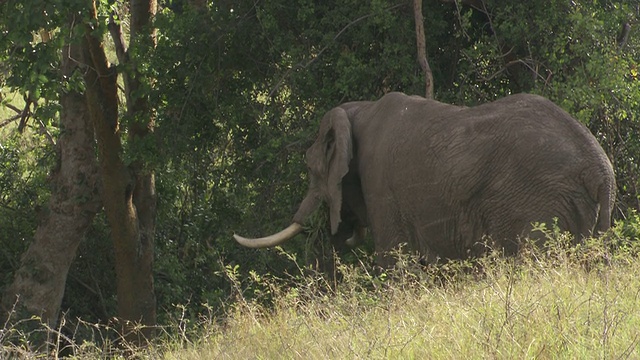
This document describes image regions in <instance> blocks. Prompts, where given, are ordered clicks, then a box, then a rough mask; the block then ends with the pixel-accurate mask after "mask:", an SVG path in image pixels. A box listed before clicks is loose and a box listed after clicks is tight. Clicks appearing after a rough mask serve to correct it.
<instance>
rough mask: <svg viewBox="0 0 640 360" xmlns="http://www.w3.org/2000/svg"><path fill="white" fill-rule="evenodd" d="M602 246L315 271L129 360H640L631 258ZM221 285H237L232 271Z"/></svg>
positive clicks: (637, 292) (636, 265) (639, 265)
mask: <svg viewBox="0 0 640 360" xmlns="http://www.w3.org/2000/svg"><path fill="white" fill-rule="evenodd" d="M601 243H602V242H601V241H594V242H592V243H591V244H589V245H587V246H584V247H579V248H565V247H564V246H558V247H556V248H551V249H546V250H542V251H538V250H534V251H531V252H528V253H527V254H524V255H522V256H519V257H517V258H501V257H489V258H487V259H483V260H481V261H480V262H479V264H476V265H473V266H470V265H469V264H465V263H461V264H457V263H454V264H449V265H448V266H447V269H443V268H438V269H437V271H435V270H434V269H428V271H423V270H418V269H416V268H415V267H413V266H412V265H410V264H411V262H410V261H409V259H407V258H406V257H405V258H404V259H401V260H402V264H404V266H401V267H400V268H399V269H398V270H395V271H394V272H392V273H389V274H384V275H376V276H373V275H371V274H370V273H369V272H367V269H366V268H365V267H362V266H355V267H346V266H342V267H341V269H342V271H343V273H344V279H343V280H342V281H341V282H340V283H339V285H338V287H337V289H334V290H327V286H326V285H327V284H326V283H325V282H324V280H322V278H321V277H318V276H313V275H312V276H304V277H301V278H300V279H299V280H298V283H297V285H296V286H294V287H290V286H289V287H284V286H282V285H281V281H278V280H275V279H265V278H261V279H260V281H262V282H264V283H267V285H266V286H267V287H268V288H269V291H268V293H270V294H271V295H273V296H274V298H275V299H277V300H275V301H274V303H271V304H270V305H269V306H265V305H261V304H259V303H258V302H253V301H248V300H246V299H244V298H242V297H240V298H237V299H236V302H235V303H234V304H233V305H230V306H229V309H228V310H227V312H226V315H225V316H224V317H223V318H212V317H211V316H210V315H204V316H203V317H202V319H201V321H200V322H198V323H197V324H188V323H187V322H186V321H177V322H176V324H175V325H173V327H172V328H171V329H170V331H168V332H167V335H166V336H163V337H162V339H163V340H162V341H161V342H159V343H157V344H155V345H153V346H151V347H150V348H147V349H145V350H138V352H137V353H136V355H137V356H138V357H140V358H153V359H156V358H164V359H176V360H177V359H419V358H420V359H464V358H472V359H485V358H486V359H577V358H582V359H586V358H602V359H626V358H640V301H639V300H640V299H639V296H640V277H638V275H637V274H639V273H640V261H638V258H637V251H636V250H635V249H629V248H626V249H617V250H616V251H615V252H610V251H608V250H606V249H604V247H603V246H602V244H601ZM479 269H481V270H479ZM229 278H230V281H232V282H233V283H235V284H237V286H240V285H239V283H238V282H237V279H236V278H235V275H234V274H232V273H231V274H229ZM238 290H242V289H238ZM238 293H241V291H239V292H238ZM189 329H191V330H189ZM194 329H195V332H192V331H193V330H194ZM169 334H171V335H169ZM194 334H195V336H194ZM82 346H84V349H85V350H86V349H90V350H91V351H84V352H83V351H80V350H81V346H80V345H78V346H77V348H76V350H77V351H75V358H104V357H107V356H108V355H107V354H108V353H107V352H105V351H104V349H103V350H100V349H97V348H95V347H94V348H91V347H90V346H88V345H87V344H84V345H82ZM111 355H113V353H111Z"/></svg>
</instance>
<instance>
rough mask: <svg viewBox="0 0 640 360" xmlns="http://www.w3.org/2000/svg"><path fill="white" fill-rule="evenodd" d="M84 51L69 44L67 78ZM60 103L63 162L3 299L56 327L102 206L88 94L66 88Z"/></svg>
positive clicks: (64, 70)
mask: <svg viewBox="0 0 640 360" xmlns="http://www.w3.org/2000/svg"><path fill="white" fill-rule="evenodd" d="M78 52H79V49H78V46H74V45H71V46H66V47H65V48H63V53H62V73H63V74H64V75H65V76H66V77H70V76H71V74H72V73H73V72H74V71H75V70H76V68H77V66H76V63H75V62H73V61H71V60H70V59H71V58H78ZM60 104H61V106H62V108H61V112H60V125H61V128H62V131H61V133H60V137H59V139H58V143H57V152H58V166H57V168H56V169H54V170H53V171H52V174H51V176H50V179H51V185H52V192H51V198H50V199H49V204H48V211H47V212H46V214H45V215H44V218H43V219H42V221H41V222H40V224H39V225H38V228H37V229H36V232H35V235H34V239H33V242H32V243H31V245H30V246H29V248H28V249H27V251H26V252H25V253H24V254H23V255H22V259H21V266H20V268H19V269H18V270H17V271H16V274H15V276H14V280H13V282H12V283H11V285H9V287H8V288H7V289H6V290H5V292H4V295H3V300H2V305H3V308H4V309H5V310H7V309H11V307H12V306H13V305H14V304H17V305H18V307H17V309H18V310H21V311H24V312H26V314H19V315H20V318H28V317H29V316H24V315H38V316H41V317H42V320H43V321H44V322H45V323H47V324H48V325H50V326H55V324H56V322H57V320H58V314H59V312H60V305H61V303H62V297H63V294H64V289H65V283H66V279H67V274H68V272H69V267H70V266H71V263H72V261H73V259H74V257H75V255H76V251H77V248H78V245H79V244H80V242H81V241H82V239H84V236H85V234H86V232H87V229H88V228H89V226H90V225H91V222H92V221H93V218H94V217H95V215H96V213H97V212H98V211H100V208H101V206H102V204H101V202H100V197H99V191H98V174H97V172H98V168H97V163H96V159H95V153H94V151H95V150H94V137H93V127H92V125H91V122H90V119H89V114H88V110H87V106H86V103H85V99H84V96H83V95H82V94H80V93H78V92H76V91H69V92H65V91H61V92H60ZM16 300H17V303H16ZM4 314H7V313H6V312H4Z"/></svg>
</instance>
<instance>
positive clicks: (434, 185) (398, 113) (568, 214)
mask: <svg viewBox="0 0 640 360" xmlns="http://www.w3.org/2000/svg"><path fill="white" fill-rule="evenodd" d="M306 160H307V166H308V168H309V173H310V176H309V178H310V185H309V191H308V193H307V195H306V197H305V198H304V200H303V201H302V203H301V204H300V207H299V209H298V211H297V213H296V214H295V216H294V217H293V223H292V225H290V226H289V227H288V228H286V229H285V230H283V231H281V232H279V233H277V234H274V235H271V236H268V237H264V238H259V239H248V238H244V237H241V236H239V235H234V238H235V239H236V241H238V242H239V243H240V244H242V245H244V246H248V247H254V248H258V247H270V246H275V245H278V244H281V243H283V242H284V241H286V240H288V239H290V238H292V237H293V236H294V235H296V234H297V233H299V232H300V231H301V230H302V224H304V222H305V219H306V218H307V217H308V216H309V214H311V213H312V212H313V211H314V209H316V208H317V207H318V205H319V204H320V202H321V201H325V202H327V203H328V207H329V218H330V223H331V232H332V234H334V237H338V238H340V239H341V240H342V241H344V240H345V239H347V238H350V239H349V240H348V241H349V242H350V243H357V242H359V241H360V239H361V238H362V236H363V235H364V231H365V230H364V229H365V228H370V229H371V232H372V236H373V240H374V243H375V249H376V253H377V258H376V260H377V262H378V263H379V265H382V266H389V265H391V263H390V261H391V259H390V257H388V256H385V254H386V253H388V252H389V251H390V250H392V249H394V248H395V247H397V246H398V245H400V244H403V243H406V244H407V245H408V248H409V250H411V251H416V252H418V253H419V254H421V255H422V256H423V257H424V258H425V259H426V260H427V261H433V260H434V259H436V258H449V259H460V258H467V257H470V256H471V257H473V256H479V255H481V254H482V253H484V252H485V251H486V249H487V248H486V245H485V244H486V239H490V240H491V242H492V244H493V246H498V247H500V248H501V249H503V250H504V252H505V253H507V254H513V253H515V252H517V251H518V247H519V239H521V238H522V237H523V236H532V237H535V236H540V234H538V235H534V234H532V233H531V230H532V223H534V222H544V223H546V224H552V223H554V221H557V226H558V227H559V228H560V229H561V230H565V231H569V232H570V233H572V234H573V235H574V236H575V238H576V239H577V241H579V240H580V239H582V238H584V237H586V236H590V235H591V234H594V235H595V234H597V233H599V232H603V231H606V230H607V229H608V228H609V227H610V222H611V212H612V208H613V203H614V198H615V178H614V173H613V169H612V166H611V163H610V162H609V159H608V158H607V155H606V154H605V152H604V151H603V150H602V148H601V147H600V145H599V144H598V142H597V140H596V139H595V137H594V136H593V135H592V134H591V133H590V132H589V130H588V129H587V128H586V127H585V126H584V125H582V124H581V123H579V122H578V121H577V120H575V119H573V118H572V117H571V116H570V115H569V114H568V113H566V112H565V111H563V110H562V109H561V108H559V107H558V106H556V105H555V104H553V103H552V102H551V101H549V100H547V99H545V98H543V97H540V96H537V95H528V94H519V95H512V96H508V97H506V98H503V99H501V100H498V101H495V102H492V103H487V104H484V105H480V106H476V107H460V106H454V105H448V104H443V103H440V102H438V101H434V100H429V99H425V98H422V97H418V96H407V95H405V94H402V93H397V92H395V93H389V94H387V95H385V96H384V97H382V98H381V99H380V100H378V101H375V102H369V101H358V102H349V103H345V104H342V105H340V106H338V107H336V108H334V109H332V110H331V111H329V112H328V113H327V114H326V115H325V116H324V117H323V119H322V121H321V123H320V132H319V135H318V138H317V139H316V141H315V143H314V144H313V145H312V146H311V147H310V148H309V150H308V151H307V156H306Z"/></svg>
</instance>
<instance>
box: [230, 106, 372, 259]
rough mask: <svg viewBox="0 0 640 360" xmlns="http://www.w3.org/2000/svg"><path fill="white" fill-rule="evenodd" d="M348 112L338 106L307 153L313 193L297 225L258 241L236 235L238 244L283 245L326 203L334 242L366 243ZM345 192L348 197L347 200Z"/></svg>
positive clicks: (302, 206) (309, 193) (295, 221)
mask: <svg viewBox="0 0 640 360" xmlns="http://www.w3.org/2000/svg"><path fill="white" fill-rule="evenodd" d="M347 110H348V109H345V108H343V107H336V108H334V109H332V110H331V111H329V112H328V113H326V114H325V115H324V117H323V118H322V121H321V122H320V129H319V134H318V138H317V139H316V141H315V142H314V143H313V145H311V147H310V148H309V149H308V150H307V153H306V162H307V168H308V170H309V190H308V191H307V194H306V196H305V198H304V199H303V200H302V203H301V204H300V206H299V208H298V211H297V212H296V214H295V216H294V217H293V223H292V224H291V225H290V226H289V227H287V228H286V229H284V230H282V231H280V232H278V233H276V234H273V235H270V236H267V237H263V238H258V239H248V238H245V237H242V236H239V235H237V234H234V235H233V237H234V238H235V240H236V241H237V242H238V243H240V244H241V245H244V246H246V247H251V248H263V247H272V246H276V245H280V244H282V243H283V242H285V241H287V240H289V239H291V238H292V237H294V236H295V235H297V234H298V233H300V232H301V231H302V224H304V222H305V221H306V219H307V218H308V216H309V215H310V214H311V213H312V212H313V211H314V210H315V209H317V208H318V206H319V205H320V203H321V202H322V201H324V202H326V203H327V204H328V207H329V220H330V223H331V234H332V235H333V238H334V241H335V240H345V239H346V243H347V244H348V245H350V246H355V245H357V244H358V243H360V242H361V241H362V238H363V237H364V235H365V228H364V226H365V225H366V214H365V211H364V199H363V197H362V191H361V189H360V184H359V179H358V175H357V170H356V167H355V165H353V164H351V162H352V159H353V157H354V147H353V137H352V129H351V122H350V120H349V116H348V114H347ZM343 190H345V191H343ZM343 192H344V193H345V196H346V198H343Z"/></svg>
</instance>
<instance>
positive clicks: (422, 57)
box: [413, 0, 433, 99]
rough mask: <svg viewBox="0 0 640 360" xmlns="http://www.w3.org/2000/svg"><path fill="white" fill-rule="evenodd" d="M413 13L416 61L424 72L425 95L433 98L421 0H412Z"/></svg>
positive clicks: (431, 75) (431, 76)
mask: <svg viewBox="0 0 640 360" xmlns="http://www.w3.org/2000/svg"><path fill="white" fill-rule="evenodd" d="M413 15H414V18H415V22H416V45H417V48H418V63H419V64H420V67H421V68H422V71H423V72H424V83H425V97H426V98H428V99H433V74H432V73H431V66H429V61H428V60H427V46H426V40H425V36H424V18H423V16H422V0H413Z"/></svg>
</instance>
